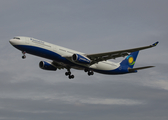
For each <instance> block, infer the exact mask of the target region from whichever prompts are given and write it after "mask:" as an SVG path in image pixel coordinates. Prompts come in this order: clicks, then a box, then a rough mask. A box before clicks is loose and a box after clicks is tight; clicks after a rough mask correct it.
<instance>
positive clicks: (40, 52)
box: [14, 45, 76, 65]
mask: <svg viewBox="0 0 168 120" xmlns="http://www.w3.org/2000/svg"><path fill="white" fill-rule="evenodd" d="M14 47H16V48H17V49H19V50H21V51H25V52H26V53H29V54H32V55H36V56H39V57H43V58H47V59H50V60H54V61H58V62H63V63H65V64H72V65H73V64H74V63H72V62H70V61H69V60H67V59H66V58H64V57H62V56H61V55H59V54H57V53H55V52H53V51H50V50H47V49H44V48H40V47H35V46H28V45H15V46H14ZM74 65H76V64H74Z"/></svg>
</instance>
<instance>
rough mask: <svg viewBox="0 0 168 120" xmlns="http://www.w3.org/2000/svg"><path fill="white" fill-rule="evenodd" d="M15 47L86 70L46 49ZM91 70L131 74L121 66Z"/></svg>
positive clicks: (103, 72)
mask: <svg viewBox="0 0 168 120" xmlns="http://www.w3.org/2000/svg"><path fill="white" fill-rule="evenodd" d="M14 47H15V48H17V49H19V50H21V51H25V52H26V53H29V54H32V55H36V56H39V57H43V58H47V59H50V60H53V61H57V62H63V63H64V64H67V65H70V66H77V67H80V68H83V69H84V68H85V67H84V66H81V65H77V64H75V63H73V62H71V61H69V60H67V59H66V58H64V57H62V56H61V55H59V54H57V53H55V52H53V51H50V50H47V49H44V48H40V47H35V46H29V45H15V46H14ZM91 70H93V71H95V72H98V73H102V74H109V75H110V74H126V73H130V72H128V67H126V66H120V67H118V68H117V69H114V70H97V69H91Z"/></svg>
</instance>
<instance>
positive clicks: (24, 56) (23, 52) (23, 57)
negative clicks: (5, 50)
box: [22, 51, 26, 59]
mask: <svg viewBox="0 0 168 120" xmlns="http://www.w3.org/2000/svg"><path fill="white" fill-rule="evenodd" d="M22 54H23V56H22V59H25V58H26V55H25V54H26V52H25V51H22Z"/></svg>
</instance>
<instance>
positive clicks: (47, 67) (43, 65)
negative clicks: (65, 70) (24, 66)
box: [39, 61, 57, 71]
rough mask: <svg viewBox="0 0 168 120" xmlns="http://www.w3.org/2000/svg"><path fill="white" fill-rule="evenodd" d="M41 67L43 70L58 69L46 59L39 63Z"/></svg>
mask: <svg viewBox="0 0 168 120" xmlns="http://www.w3.org/2000/svg"><path fill="white" fill-rule="evenodd" d="M39 67H40V68H41V69H43V70H51V71H56V70H57V68H56V67H55V66H54V65H53V64H52V63H51V62H46V61H41V62H40V63H39Z"/></svg>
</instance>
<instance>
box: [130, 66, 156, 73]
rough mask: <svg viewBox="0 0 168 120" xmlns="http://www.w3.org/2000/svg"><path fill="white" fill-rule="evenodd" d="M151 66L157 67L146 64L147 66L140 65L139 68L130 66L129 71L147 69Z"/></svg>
mask: <svg viewBox="0 0 168 120" xmlns="http://www.w3.org/2000/svg"><path fill="white" fill-rule="evenodd" d="M151 67H155V66H145V67H139V68H129V69H128V71H129V72H134V71H136V70H142V69H147V68H151Z"/></svg>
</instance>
